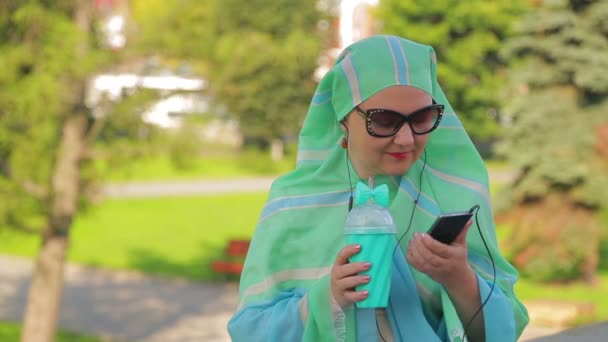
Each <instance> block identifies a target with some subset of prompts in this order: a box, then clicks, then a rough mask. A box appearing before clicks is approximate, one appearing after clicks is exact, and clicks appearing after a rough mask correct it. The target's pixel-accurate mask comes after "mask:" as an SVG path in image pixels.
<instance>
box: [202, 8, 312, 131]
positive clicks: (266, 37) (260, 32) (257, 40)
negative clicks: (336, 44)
mask: <svg viewBox="0 0 608 342" xmlns="http://www.w3.org/2000/svg"><path fill="white" fill-rule="evenodd" d="M220 2H221V4H222V5H221V6H218V8H219V9H220V11H221V15H219V16H218V19H217V21H216V22H215V23H214V26H213V30H214V32H215V37H216V38H217V40H216V44H215V45H214V47H215V48H214V55H213V58H212V62H213V67H212V68H211V69H210V72H209V79H210V81H211V87H212V91H213V93H214V95H215V96H216V100H217V102H218V103H221V104H223V105H225V106H226V108H227V109H228V112H229V113H231V114H232V115H234V116H236V117H237V118H238V120H239V123H240V125H241V129H242V130H243V132H244V133H245V134H246V135H247V136H250V137H255V138H261V139H265V140H267V141H270V140H271V139H273V138H279V137H284V136H289V135H295V134H296V133H297V131H298V130H299V128H300V126H301V123H302V120H303V118H304V115H305V114H306V111H307V107H308V104H309V102H310V97H311V96H312V93H313V92H314V88H315V82H314V80H313V74H314V70H315V68H316V67H317V59H318V56H319V54H320V49H321V46H322V40H321V37H320V35H319V34H316V33H315V32H318V30H317V28H316V27H317V22H318V21H319V20H320V18H321V14H320V13H318V12H317V10H316V8H315V6H314V4H313V3H311V2H310V1H305V0H298V1H292V0H282V1H269V0H256V1H247V2H242V1H236V0H230V1H220ZM220 2H218V3H220Z"/></svg>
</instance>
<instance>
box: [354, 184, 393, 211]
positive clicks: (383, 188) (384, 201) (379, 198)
mask: <svg viewBox="0 0 608 342" xmlns="http://www.w3.org/2000/svg"><path fill="white" fill-rule="evenodd" d="M370 198H373V199H374V202H376V203H377V204H379V205H381V206H383V207H385V208H388V186H387V185H386V184H382V185H380V186H377V187H375V188H374V189H373V190H372V189H370V188H369V187H368V186H367V185H365V184H364V183H362V182H358V183H357V188H356V190H355V205H361V204H363V203H366V202H367V201H368V200H369V199H370Z"/></svg>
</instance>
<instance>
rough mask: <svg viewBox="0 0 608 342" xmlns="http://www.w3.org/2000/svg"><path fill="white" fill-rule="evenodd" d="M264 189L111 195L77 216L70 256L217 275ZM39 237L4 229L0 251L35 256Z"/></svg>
mask: <svg viewBox="0 0 608 342" xmlns="http://www.w3.org/2000/svg"><path fill="white" fill-rule="evenodd" d="M266 196H267V195H266V194H265V193H253V194H231V195H222V196H208V197H179V198H152V199H121V200H108V201H105V202H103V203H102V204H101V205H100V206H98V207H96V208H94V209H92V210H90V211H89V212H87V213H84V214H82V215H81V216H79V217H78V218H77V219H76V221H75V224H74V227H73V229H72V234H71V244H70V250H69V255H68V258H69V260H70V261H72V262H75V263H80V264H84V265H92V266H99V267H104V268H113V269H132V270H139V271H143V272H148V273H152V274H159V275H166V276H175V277H187V278H190V279H193V280H208V279H212V278H213V276H214V275H213V274H211V272H210V270H209V263H210V262H211V261H212V260H214V259H215V258H217V257H219V256H221V255H222V253H223V248H224V246H225V243H226V241H227V240H229V239H236V238H250V237H251V236H252V234H253V231H254V229H255V225H256V222H257V219H258V217H259V215H260V212H261V209H262V206H263V204H264V202H265V200H266ZM38 244H39V240H38V237H36V236H29V235H24V234H21V233H17V232H10V231H7V230H0V253H7V254H13V255H22V256H34V255H35V254H36V252H37V248H38Z"/></svg>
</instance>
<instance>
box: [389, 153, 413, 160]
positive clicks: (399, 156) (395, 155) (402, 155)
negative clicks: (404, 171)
mask: <svg viewBox="0 0 608 342" xmlns="http://www.w3.org/2000/svg"><path fill="white" fill-rule="evenodd" d="M387 154H388V155H389V156H391V157H393V158H395V159H399V160H402V159H405V158H407V156H408V155H409V152H405V153H387Z"/></svg>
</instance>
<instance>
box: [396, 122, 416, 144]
mask: <svg viewBox="0 0 608 342" xmlns="http://www.w3.org/2000/svg"><path fill="white" fill-rule="evenodd" d="M393 142H394V143H395V144H398V145H411V144H413V143H414V132H413V131H412V128H411V127H410V125H408V124H407V123H405V124H404V125H403V126H401V128H400V129H399V131H397V133H396V134H395V136H394V138H393Z"/></svg>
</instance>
